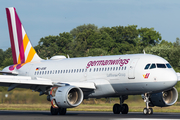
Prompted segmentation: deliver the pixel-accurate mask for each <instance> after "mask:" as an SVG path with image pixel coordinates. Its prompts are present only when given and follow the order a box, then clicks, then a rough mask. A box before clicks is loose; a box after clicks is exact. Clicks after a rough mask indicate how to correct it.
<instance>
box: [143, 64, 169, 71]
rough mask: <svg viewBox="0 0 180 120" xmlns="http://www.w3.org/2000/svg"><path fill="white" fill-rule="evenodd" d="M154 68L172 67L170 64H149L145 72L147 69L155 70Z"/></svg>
mask: <svg viewBox="0 0 180 120" xmlns="http://www.w3.org/2000/svg"><path fill="white" fill-rule="evenodd" d="M154 68H172V67H171V65H170V64H169V63H167V64H163V63H152V64H150V63H148V64H147V65H146V66H145V68H144V69H145V70H147V69H154Z"/></svg>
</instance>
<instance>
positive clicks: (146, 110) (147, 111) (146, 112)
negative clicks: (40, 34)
mask: <svg viewBox="0 0 180 120" xmlns="http://www.w3.org/2000/svg"><path fill="white" fill-rule="evenodd" d="M144 102H145V103H146V108H144V110H143V114H144V115H151V114H153V109H152V108H149V103H150V101H149V94H148V93H145V94H144Z"/></svg>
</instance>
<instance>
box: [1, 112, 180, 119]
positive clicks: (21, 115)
mask: <svg viewBox="0 0 180 120" xmlns="http://www.w3.org/2000/svg"><path fill="white" fill-rule="evenodd" d="M57 119H58V120H124V119H126V120H128V119H129V120H139V119H141V120H152V119H171V120H172V119H180V113H154V114H153V115H143V114H142V113H138V112H135V113H134V112H130V113H129V114H127V115H122V114H118V115H116V114H113V113H112V112H83V111H77V112H76V111H68V112H67V114H66V115H63V116H61V115H51V114H50V112H49V111H0V120H57Z"/></svg>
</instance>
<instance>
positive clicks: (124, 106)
mask: <svg viewBox="0 0 180 120" xmlns="http://www.w3.org/2000/svg"><path fill="white" fill-rule="evenodd" d="M122 108H123V110H122V114H128V112H129V107H128V105H127V104H123V105H122Z"/></svg>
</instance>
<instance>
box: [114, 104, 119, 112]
mask: <svg viewBox="0 0 180 120" xmlns="http://www.w3.org/2000/svg"><path fill="white" fill-rule="evenodd" d="M120 112H121V106H120V105H119V104H114V106H113V113H114V114H120Z"/></svg>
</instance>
